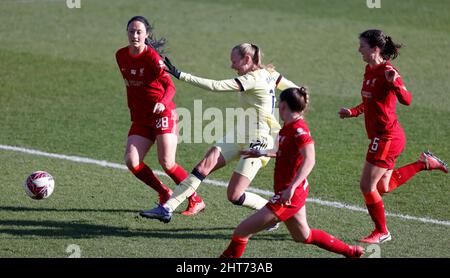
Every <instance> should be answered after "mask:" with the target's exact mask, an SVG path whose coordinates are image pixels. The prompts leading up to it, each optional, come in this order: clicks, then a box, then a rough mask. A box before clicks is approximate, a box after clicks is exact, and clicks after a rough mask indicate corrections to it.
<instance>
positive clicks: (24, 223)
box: [0, 0, 450, 258]
mask: <svg viewBox="0 0 450 278" xmlns="http://www.w3.org/2000/svg"><path fill="white" fill-rule="evenodd" d="M80 1H81V8H79V9H77V8H74V9H69V8H68V7H67V6H66V1H65V0H23V1H16V0H2V1H0V23H1V24H0V145H7V146H18V147H23V148H28V149H36V150H40V151H43V152H49V153H56V154H64V155H71V156H81V157H88V158H92V159H96V160H104V161H109V162H112V163H123V161H122V160H123V151H124V147H125V142H126V135H127V132H128V128H129V124H130V122H129V113H128V108H127V105H126V97H125V88H124V84H123V81H122V78H121V76H120V73H119V70H118V69H117V65H116V62H115V57H114V54H115V51H116V50H117V49H118V48H120V47H123V46H125V45H126V44H127V37H126V32H125V27H126V26H125V25H126V22H127V21H128V19H129V18H131V17H132V16H134V15H144V16H146V17H147V18H148V19H150V21H151V22H152V23H153V24H154V27H155V34H156V36H157V37H160V36H164V37H166V38H167V39H168V49H167V51H168V56H170V57H171V59H172V61H173V62H174V63H175V65H177V66H178V67H179V68H180V69H181V70H182V71H187V72H192V73H194V74H197V75H199V76H205V77H209V78H214V79H225V78H231V77H234V76H235V73H234V72H233V71H232V70H231V69H230V61H229V52H230V49H231V48H232V47H233V46H234V45H236V44H238V43H241V42H253V43H255V44H258V45H259V46H260V47H261V48H262V50H263V52H264V53H265V56H264V59H263V62H265V63H269V62H271V63H273V64H275V66H276V68H277V70H278V71H280V72H281V73H282V74H283V75H284V76H286V77H287V78H289V79H290V80H292V81H294V82H296V83H298V84H306V85H308V86H309V87H310V89H311V100H312V106H311V109H310V111H309V114H308V116H307V118H308V121H309V125H310V127H311V130H312V135H313V138H314V139H315V141H316V152H317V164H316V166H315V169H314V170H313V173H312V174H311V176H310V178H309V181H310V184H311V188H310V195H309V197H310V198H317V199H320V200H326V201H334V202H340V203H345V204H349V205H352V206H357V207H364V203H363V198H362V196H361V193H360V192H359V186H358V184H359V176H360V172H361V168H362V164H363V161H364V156H365V151H366V147H367V144H368V141H367V139H366V136H365V132H364V125H363V119H362V118H358V119H351V120H346V121H342V120H340V119H339V118H338V116H337V111H338V110H339V108H340V107H341V106H353V105H355V104H358V103H359V102H360V95H359V90H360V86H361V79H362V75H363V71H364V63H363V61H362V60H361V56H360V54H359V53H358V52H357V49H358V44H359V42H358V34H359V33H360V32H361V31H364V30H366V29H370V28H379V29H382V30H385V31H386V32H387V33H388V34H389V35H391V36H392V37H393V38H394V40H397V41H399V42H402V43H403V44H404V45H405V48H403V49H401V55H400V56H399V58H398V59H397V60H395V61H394V65H395V66H396V67H397V68H398V69H399V70H400V72H401V74H402V75H403V76H404V80H405V82H406V86H407V87H408V89H409V90H410V91H411V92H412V94H413V103H412V104H411V106H409V107H405V106H401V105H399V107H398V115H399V119H400V122H401V123H402V125H403V127H404V129H405V132H406V136H407V141H408V143H407V146H406V149H405V151H404V153H403V154H402V156H401V157H400V158H399V160H398V164H397V165H403V164H406V163H409V162H412V161H414V160H416V159H417V158H418V156H419V154H420V152H421V151H423V150H426V149H430V150H432V151H433V152H435V153H436V154H437V155H439V156H440V157H442V158H443V159H446V160H447V161H449V160H450V143H449V139H450V125H449V120H450V100H449V98H448V93H449V89H450V79H449V73H450V66H449V65H450V64H449V62H448V61H449V60H450V52H449V51H448V49H449V48H450V37H449V35H448V34H450V17H449V16H448V11H449V10H450V2H448V1H444V0H429V1H420V0H397V1H387V0H381V8H373V9H370V8H368V7H367V5H366V0H343V1H326V0H314V1H312V0H311V1H306V0H304V1H289V0H278V1H270V0H264V1H260V0H246V1H238V0H215V1H206V0H200V1H198V0H196V1H193V0H184V1H181V0H180V1H175V0H154V1H144V0H130V1H128V0H127V1H125V0H110V1H103V0H80ZM174 83H175V86H176V87H177V95H176V97H175V102H176V104H177V106H178V107H185V108H187V109H190V110H192V109H193V101H194V100H195V99H201V100H202V101H203V109H206V108H207V107H218V108H220V109H225V108H226V107H234V106H235V102H234V101H235V100H234V98H233V97H232V96H231V95H232V93H229V94H212V93H209V92H207V91H202V90H200V89H197V88H195V87H192V86H189V85H187V84H184V83H182V82H179V81H178V80H175V81H174ZM207 123H208V121H205V122H204V124H207ZM209 146H210V144H207V143H198V144H179V145H178V153H177V162H178V163H179V164H180V165H182V166H183V167H185V168H186V169H187V170H191V169H192V167H193V166H194V165H195V164H196V162H197V161H198V160H199V159H200V158H201V157H202V156H203V154H204V153H205V151H206V150H207V149H208V148H209ZM146 162H147V163H148V164H149V165H150V166H151V167H152V168H154V169H158V170H161V167H160V166H159V165H158V163H157V159H156V152H155V150H151V151H150V153H149V154H148V156H147V158H146ZM233 167H234V165H230V166H227V167H226V168H224V169H222V170H220V171H218V172H216V173H214V174H212V175H211V176H210V178H211V179H214V180H220V181H223V182H227V181H228V179H229V177H230V174H231V171H232V169H233ZM0 169H1V172H2V174H1V175H0V184H1V188H2V193H1V194H0V257H68V256H70V255H71V251H70V250H69V251H67V248H68V247H69V245H71V244H76V245H78V246H79V247H80V251H81V257H133V258H134V257H179V258H184V257H188V258H197V257H217V256H218V255H219V254H220V253H221V252H222V251H223V249H224V248H225V247H226V246H227V244H228V242H229V239H230V237H231V234H232V232H233V229H234V227H236V225H237V224H238V223H239V222H240V221H241V220H242V219H244V218H245V217H246V216H248V215H249V214H250V213H252V211H251V210H248V209H245V208H239V207H236V206H233V205H232V204H231V203H229V202H228V201H227V200H226V191H225V189H224V188H223V187H214V186H210V185H208V184H205V185H202V186H201V187H200V189H199V194H200V195H201V196H203V197H204V199H205V201H206V203H207V207H206V211H205V212H204V213H202V214H201V215H199V216H196V217H193V218H187V217H183V216H182V215H179V214H175V216H174V218H173V220H172V222H171V223H170V224H167V225H165V224H163V223H160V222H157V221H149V220H146V219H142V218H139V217H137V213H138V212H139V211H140V210H141V209H145V208H151V207H153V206H154V202H156V200H157V195H156V193H155V192H153V191H151V190H149V189H148V188H147V187H146V186H144V185H143V184H141V183H140V182H139V181H138V180H137V179H136V178H134V177H133V176H132V175H131V174H130V173H129V172H127V171H125V170H123V169H114V168H105V167H101V166H98V165H91V164H85V163H77V162H72V161H67V160H62V159H57V158H51V157H43V156H38V155H32V154H27V153H20V152H15V151H10V150H4V149H0ZM36 170H46V171H48V172H50V173H51V174H52V175H53V176H54V177H55V179H56V189H55V192H54V194H53V195H52V196H51V197H50V198H49V199H47V200H43V201H34V200H31V199H30V198H28V197H27V196H26V195H25V192H24V191H23V188H22V183H23V181H24V179H25V178H26V176H27V175H28V174H30V173H31V172H33V171H36ZM272 174H273V161H272V162H271V163H270V164H269V166H268V167H267V168H265V169H263V170H262V171H260V173H259V174H258V176H257V178H256V179H255V180H254V182H253V184H252V187H254V188H259V189H263V190H271V186H272ZM162 179H163V180H164V181H165V182H167V184H168V185H169V186H170V187H173V186H174V184H173V182H172V181H170V180H169V179H167V178H165V177H163V178H162ZM449 186H450V183H449V176H447V175H444V174H443V173H441V172H433V173H430V172H422V173H419V174H418V175H417V176H416V177H414V178H413V179H411V180H410V181H409V182H408V184H406V185H404V186H403V187H401V188H400V189H399V190H397V191H395V192H393V193H392V194H389V195H387V196H386V197H385V198H384V200H385V206H386V209H387V211H389V212H390V213H393V214H398V215H400V214H401V215H409V216H413V217H416V218H429V219H434V220H439V221H441V222H439V223H437V224H432V223H424V222H420V221H417V220H414V219H405V218H401V217H392V216H389V217H387V223H388V227H389V229H390V231H391V233H392V235H393V241H391V242H389V243H387V244H384V245H381V246H380V253H379V255H380V256H381V257H450V225H449V221H450V210H449V205H450V203H449V197H450V194H449V192H450V191H449V189H450V187H449ZM266 197H267V196H266ZM184 206H185V205H182V208H183V209H184ZM307 211H308V218H309V223H310V225H311V227H315V228H321V229H324V230H326V231H328V232H330V233H331V234H333V235H335V236H337V237H339V238H341V239H343V240H345V241H347V242H350V243H352V244H353V243H355V241H356V240H357V239H358V238H361V237H363V236H366V235H367V234H368V233H369V232H370V231H371V229H372V223H371V221H370V218H369V216H368V215H367V214H366V213H364V212H358V211H351V210H347V209H338V208H333V207H330V206H324V205H320V204H317V203H307ZM370 255H374V254H371V253H368V254H367V255H366V256H370ZM244 256H245V257H247V258H266V257H270V258H271V257H338V256H335V255H334V254H332V253H329V252H326V251H323V250H321V249H319V248H317V247H315V246H304V245H300V244H297V243H294V242H293V241H292V240H291V238H290V236H289V234H288V232H287V229H286V228H285V227H282V228H280V229H279V230H277V231H275V232H273V233H266V232H262V233H260V234H258V235H256V236H255V237H254V238H252V240H250V242H249V244H248V247H247V250H246V253H245V254H244Z"/></svg>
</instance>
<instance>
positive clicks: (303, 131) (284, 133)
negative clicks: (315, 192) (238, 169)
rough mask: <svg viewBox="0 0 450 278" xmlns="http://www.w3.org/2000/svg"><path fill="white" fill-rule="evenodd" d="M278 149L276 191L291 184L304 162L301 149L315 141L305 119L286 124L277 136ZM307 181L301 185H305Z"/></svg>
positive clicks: (275, 174)
mask: <svg viewBox="0 0 450 278" xmlns="http://www.w3.org/2000/svg"><path fill="white" fill-rule="evenodd" d="M277 141H278V151H277V158H276V160H275V171H274V191H275V193H279V192H280V191H282V190H284V189H286V188H288V187H289V185H290V184H291V182H292V180H293V179H294V178H295V176H296V175H297V171H298V168H299V167H300V165H301V163H302V162H303V156H302V155H301V153H300V149H301V148H302V147H303V146H305V145H306V144H312V143H314V141H313V139H312V137H311V133H310V131H309V128H308V125H307V124H306V122H305V121H304V120H303V119H301V118H300V119H298V120H296V121H293V122H291V123H288V124H287V125H286V124H285V125H284V126H283V128H282V129H281V130H280V133H279V134H278V137H277ZM304 183H305V181H302V183H301V184H300V185H299V187H298V188H300V187H301V186H303V184H304Z"/></svg>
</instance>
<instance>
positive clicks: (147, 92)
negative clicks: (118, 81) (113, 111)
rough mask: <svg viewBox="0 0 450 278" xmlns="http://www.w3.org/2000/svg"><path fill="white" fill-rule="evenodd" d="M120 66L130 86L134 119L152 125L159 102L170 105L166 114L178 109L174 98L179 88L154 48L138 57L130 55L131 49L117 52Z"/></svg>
mask: <svg viewBox="0 0 450 278" xmlns="http://www.w3.org/2000/svg"><path fill="white" fill-rule="evenodd" d="M116 60H117V65H118V66H119V69H120V72H121V73H122V76H123V79H124V81H125V85H126V87H127V99H128V107H129V108H130V114H131V120H132V121H133V122H139V123H143V124H148V123H151V122H152V116H153V108H154V106H155V104H156V103H157V102H161V103H163V104H164V105H165V106H166V111H164V112H167V111H170V110H172V109H175V104H174V103H173V102H172V98H173V96H174V95H175V86H174V85H173V82H172V79H171V78H170V76H169V74H168V73H167V72H165V71H164V68H165V65H164V61H163V60H162V59H161V56H159V54H158V53H157V52H156V51H155V50H154V49H153V48H152V47H150V46H146V48H145V50H144V51H143V52H141V53H140V54H138V55H133V54H132V53H130V50H129V48H128V47H124V48H121V49H119V50H118V51H117V52H116Z"/></svg>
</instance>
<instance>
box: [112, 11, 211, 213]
mask: <svg viewBox="0 0 450 278" xmlns="http://www.w3.org/2000/svg"><path fill="white" fill-rule="evenodd" d="M127 32H128V41H129V45H128V46H126V47H124V48H121V49H119V50H118V51H117V53H116V60H117V64H118V66H119V69H120V72H121V73H122V76H123V79H124V81H125V85H126V88H127V98H128V107H129V109H130V114H131V121H132V124H131V128H130V130H129V132H128V141H127V147H126V151H125V163H126V165H127V167H128V168H129V169H130V171H131V172H132V173H133V174H134V175H135V176H136V177H137V178H138V179H140V180H141V181H143V182H144V183H145V184H147V185H148V186H150V187H151V188H153V189H154V190H156V191H157V192H158V194H159V202H160V203H164V202H165V201H167V200H168V199H169V197H170V195H171V194H172V191H171V190H170V189H169V188H168V187H167V186H166V185H164V184H163V183H162V182H161V181H160V180H159V179H158V178H157V177H156V176H155V174H154V173H153V171H152V170H151V169H150V168H149V167H148V166H147V165H146V164H145V163H144V157H145V155H146V154H147V152H148V151H149V149H150V147H151V146H152V145H153V143H155V141H156V144H157V149H158V160H159V163H160V165H161V166H162V167H163V169H164V171H165V172H166V173H167V174H168V175H169V176H170V177H171V178H172V180H173V181H174V182H175V183H176V184H179V183H180V182H181V181H182V180H184V179H186V178H187V176H188V174H187V172H186V171H185V170H184V169H183V168H182V167H181V166H179V165H178V164H177V163H176V162H175V153H176V147H177V134H178V130H177V120H178V119H177V118H178V116H177V114H176V112H175V104H174V103H173V102H172V98H173V97H174V95H175V87H174V85H173V83H172V80H171V78H170V76H169V75H168V74H167V73H166V72H165V71H164V68H165V66H164V62H163V60H162V59H161V57H160V55H159V54H158V51H160V52H161V51H162V49H163V46H164V44H165V39H160V40H156V39H154V37H153V34H151V32H152V27H151V26H150V24H149V22H148V21H147V19H146V18H144V17H142V16H135V17H133V18H131V19H130V20H129V21H128V24H127ZM195 205H202V206H203V207H204V206H205V204H204V203H203V200H202V199H201V198H200V197H198V196H197V195H196V194H195V193H194V194H192V195H191V196H190V197H189V207H193V206H195ZM186 213H188V214H189V208H188V210H187V212H186Z"/></svg>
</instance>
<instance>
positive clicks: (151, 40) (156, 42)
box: [127, 15, 167, 55]
mask: <svg viewBox="0 0 450 278" xmlns="http://www.w3.org/2000/svg"><path fill="white" fill-rule="evenodd" d="M133 21H139V22H141V23H142V24H144V26H145V30H146V31H147V33H149V34H150V35H149V37H148V38H146V39H145V44H146V45H150V46H151V47H152V48H153V49H154V50H156V52H158V54H159V55H162V54H164V46H165V44H166V42H167V40H166V39H165V38H160V39H155V36H154V35H153V27H152V26H151V25H150V23H149V22H148V20H147V19H146V18H145V17H143V16H140V15H138V16H133V17H132V18H131V19H130V20H128V23H127V30H128V26H130V24H131V22H133Z"/></svg>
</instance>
